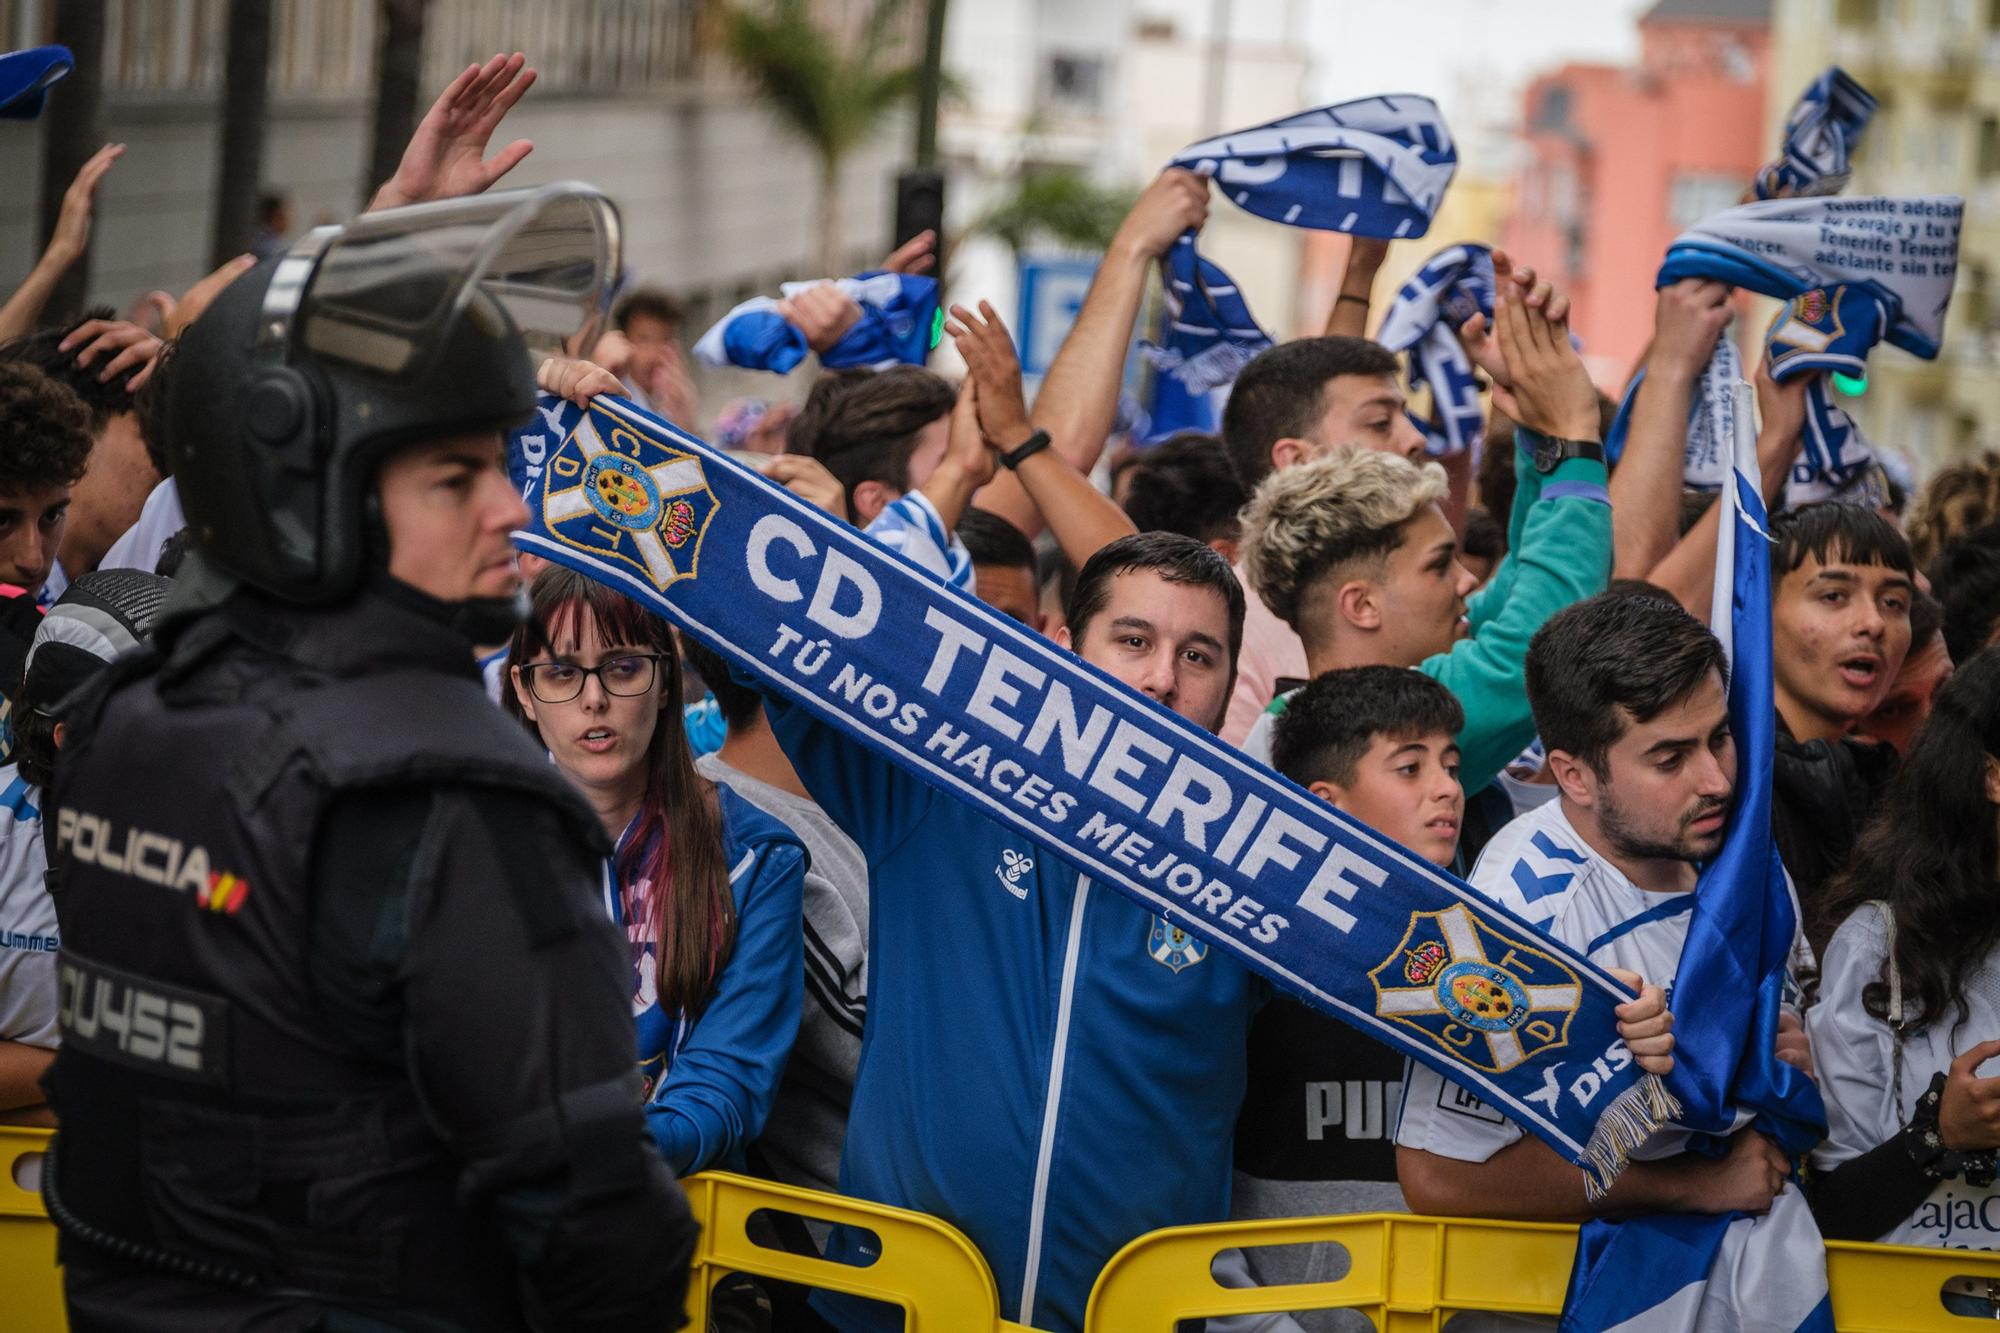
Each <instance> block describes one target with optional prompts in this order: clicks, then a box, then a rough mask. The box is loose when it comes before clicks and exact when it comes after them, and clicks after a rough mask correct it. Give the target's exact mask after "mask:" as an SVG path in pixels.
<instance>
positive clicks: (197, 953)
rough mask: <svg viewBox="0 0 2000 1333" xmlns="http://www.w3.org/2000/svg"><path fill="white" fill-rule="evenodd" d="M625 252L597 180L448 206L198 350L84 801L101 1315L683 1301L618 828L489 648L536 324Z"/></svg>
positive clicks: (205, 1323)
mask: <svg viewBox="0 0 2000 1333" xmlns="http://www.w3.org/2000/svg"><path fill="white" fill-rule="evenodd" d="M615 268H616V218H615V214H613V213H612V212H611V210H610V208H609V205H608V204H606V203H604V201H603V200H602V199H601V197H598V196H595V195H594V194H591V193H588V192H584V191H581V190H579V189H576V188H570V189H567V190H566V189H563V188H560V187H551V188H549V189H546V190H542V191H533V192H515V193H513V194H511V195H494V196H485V197H483V198H481V199H477V200H467V201H458V202H454V203H448V204H428V205H421V206H417V207H413V208H406V209H399V210H393V211H390V212H384V213H377V214H371V215H368V216H367V217H364V218H362V219H360V220H358V221H357V222H356V223H354V224H351V225H350V226H349V227H348V228H346V229H345V230H342V229H334V228H328V229H322V231H320V232H316V233H314V235H313V236H312V237H309V238H307V239H306V240H305V241H303V242H301V243H300V245H299V246H298V247H296V248H295V249H294V250H293V251H292V252H291V254H290V255H288V256H286V257H283V258H280V259H278V260H276V261H272V262H267V263H265V264H263V265H261V266H259V267H258V268H256V269H253V270H251V271H250V272H249V273H248V274H246V275H245V276H244V277H242V278H240V279H238V280H237V281H236V283H235V284H234V285H233V286H231V287H230V288H229V289H228V290H226V291H225V292H224V293H223V294H222V295H221V296H220V297H219V298H218V299H217V300H216V301H215V303H214V304H213V306H211V307H210V309H209V310H208V311H207V312H206V313H205V314H203V315H202V316H201V317H200V318H199V319H198V320H197V321H196V322H195V324H194V325H193V326H192V327H191V328H190V329H189V330H188V331H187V333H186V334H185V335H184V336H183V338H182V341H181V345H180V347H179V349H178V351H177V354H176V357H175V360H174V363H173V365H172V367H171V373H172V381H171V383H170V385H169V386H168V395H169V397H168V404H169V406H168V412H169V419H168V421H169V432H170V444H169V449H170V452H171V454H172V456H173V460H174V464H175V475H176V477H177V479H178V482H179V486H180V491H181V500H182V503H183V505H184V507H185V509H186V511H187V516H188V522H189V536H190V545H191V551H190V555H189V558H188V560H187V563H186V564H185V565H184V566H183V567H182V570H181V576H180V578H179V579H178V580H177V586H176V590H175V594H174V596H173V598H172V599H171V600H170V601H169V603H168V606H167V608H166V610H165V611H164V612H163V614H162V618H161V621H160V625H159V628H158V630H157V632H156V638H155V644H154V646H153V648H152V650H151V651H150V652H149V653H145V654H141V655H139V656H138V657H137V658H128V659H126V660H125V661H123V662H121V663H120V664H119V665H118V666H115V667H113V668H112V669H111V670H109V671H108V672H106V673H105V675H104V677H103V678H101V679H100V681H99V682H98V684H97V685H95V686H94V687H93V688H92V689H91V690H89V691H86V693H85V695H84V697H83V698H82V699H81V700H79V701H75V702H73V703H72V704H71V705H70V706H69V708H68V710H67V711H66V714H65V721H66V724H67V733H66V736H65V745H64V750H63V756H62V763H61V765H60V771H59V772H58V773H57V775H56V779H55V783H54V790H53V794H52V798H51V799H50V800H49V802H48V805H49V806H50V807H52V809H51V813H50V816H49V818H50V821H51V823H52V824H53V826H54V849H55V855H56V863H55V864H56V870H55V873H54V876H53V883H54V887H55V892H56V894H57V905H58V913H59V919H60V924H61V929H62V938H63V952H62V955H61V958H60V960H59V975H60V981H61V1023H62V1043H63V1044H62V1049H61V1051H60V1053H59V1055H58V1056H57V1058H56V1062H55V1065H54V1068H53V1070H52V1071H51V1074H50V1076H49V1082H48V1088H49V1093H50V1097H51V1101H52V1103H53V1105H54V1107H55V1110H56V1113H57V1116H58V1118H59V1120H60V1124H61V1128H60V1130H59V1131H58V1133H57V1136H56V1140H55V1142H54V1145H53V1147H52V1150H51V1152H50V1154H49V1157H48V1160H47V1164H46V1170H45V1175H44V1194H45V1197H46V1199H47V1202H48V1206H49V1212H50V1214H51V1215H52V1216H53V1218H54V1219H55V1221H56V1223H57V1225H58V1227H59V1228H60V1231H61V1259H62V1262H63V1264H64V1265H65V1268H66V1278H65V1280H66V1294H67V1298H68V1302H69V1310H70V1318H71V1327H72V1328H74V1329H77V1330H89V1329H113V1328H117V1329H124V1328H146V1329H181V1328H186V1329H195V1328H200V1329H215V1328H246V1327H255V1328H258V1329H286V1330H289V1329H307V1328H330V1329H350V1328H397V1329H425V1330H474V1329H477V1330H488V1329H513V1328H523V1327H535V1328H564V1329H569V1328H575V1329H592V1330H597V1329H604V1330H611V1329H627V1328H631V1329H638V1328H645V1329H649V1330H651V1329H665V1328H672V1327H675V1326H676V1325H677V1324H678V1323H679V1321H680V1317H681V1310H682V1304H681V1302H682V1298H683V1296H684V1294H685V1287H686V1282H687V1273H688V1264H689V1258H690V1254H691V1251H692V1245H693V1238H694V1233H695V1228H694V1225H693V1223H692V1222H691V1220H690V1218H689V1216H688V1211H687V1206H686V1203H685V1201H684V1199H683V1198H682V1196H681V1194H680V1191H679V1190H678V1188H677V1187H676V1185H675V1183H674V1182H673V1180H672V1179H671V1177H670V1176H669V1174H668V1172H667V1170H666V1168H665V1166H664V1165H663V1163H662V1162H661V1161H660V1159H659V1157H658V1155H657V1154H656V1152H655V1150H654V1149H653V1147H652V1144H651V1142H650V1140H649V1139H648V1137H647V1134H646V1129H645V1126H644V1124H643V1121H642V1113H641V1107H640V1089H639V1075H638V1073H637V1071H636V1069H635V1067H634V1064H633V1057H632V1052H633V1049H634V1045H633V1029H632V1019H631V1013H630V996H629V994H628V990H627V986H626V982H627V980H628V977H627V966H626V961H625V959H624V956H623V953H622V951H621V949H620V946H619V944H618V941H617V940H616V938H615V937H614V933H613V932H612V930H611V928H610V927H609V925H608V924H607V923H606V921H605V919H604V915H603V912H602V910H601V909H600V908H599V907H598V905H597V901H596V896H595V894H596V888H597V885H598V876H599V869H600V866H601V857H602V856H603V854H604V852H605V851H606V850H607V847H606V845H605V843H604V840H603V834H602V832H601V828H600V826H599V823H598V821H597V819H596V818H595V817H594V816H593V815H592V813H591V811H590V809H589V807H588V806H587V805H586V804H584V802H583V801H582V800H581V799H580V798H579V797H578V796H577V795H576V794H575V793H574V792H573V791H571V790H570V789H569V788H568V787H567V786H566V784H565V783H564V782H563V781H562V779H561V778H560V777H559V776H558V775H557V774H556V771H555V769H553V768H551V767H550V766H549V764H548V761H547V758H546V756H544V755H543V754H542V753H541V752H540V750H539V749H538V748H537V747H535V746H534V745H533V744H531V743H530V742H529V741H528V739H527V738H526V737H525V736H524V735H523V734H522V732H521V731H520V729H519V728H518V727H516V726H515V725H513V724H512V723H511V722H509V721H508V720H507V719H506V718H505V717H504V716H503V715H502V714H501V713H500V712H499V710H497V709H495V708H493V707H492V705H491V704H490V703H489V702H488V701H487V699H486V696H485V695H484V693H483V691H482V689H481V686H480V680H479V676H478V673H477V671H476V669H475V666H474V658H473V644H474V643H475V642H492V641H494V640H496V639H499V638H501V637H503V636H504V634H505V632H506V631H507V630H508V629H510V628H511V626H512V624H513V623H514V619H515V617H516V615H517V613H518V612H517V608H518V607H519V606H520V605H522V601H521V599H520V598H519V596H518V587H519V579H518V576H517V575H516V573H515V571H514V568H513V563H512V559H511V548H510V544H509V540H508V536H509V533H510V532H511V531H512V530H513V529H515V528H516V527H519V526H520V525H521V524H522V523H523V522H524V521H525V520H526V517H527V515H526V513H525V511H524V509H523V507H522V505H521V501H520V499H519V497H518V495H517V494H516V493H515V492H514V490H513V489H512V487H511V486H510V484H509V481H508V477H507V472H506V467H505V445H504V432H505V431H506V430H507V429H508V428H510V427H511V426H513V425H515V424H517V423H519V422H521V421H522V420H524V419H526V418H527V417H528V416H529V415H530V414H531V412H532V409H533V404H534V396H533V395H534V376H533V372H532V370H531V367H530V362H529V356H528V350H527V344H526V342H524V335H523V325H524V324H526V323H527V322H528V321H529V320H531V319H535V318H543V317H546V316H547V315H548V314H549V312H550V311H551V310H561V309H567V310H568V311H569V312H570V313H571V314H572V315H574V314H576V313H577V312H578V311H583V310H588V309H592V308H601V305H602V299H601V298H602V294H603V290H604V284H605V280H606V275H607V274H608V273H610V272H615ZM565 303H567V305H566V304H565ZM517 317H518V318H517ZM544 322H546V320H544ZM572 331H573V330H572Z"/></svg>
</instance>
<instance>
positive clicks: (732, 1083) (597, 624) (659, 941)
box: [506, 566, 807, 1175]
mask: <svg viewBox="0 0 2000 1333" xmlns="http://www.w3.org/2000/svg"><path fill="white" fill-rule="evenodd" d="M508 661H509V662H510V663H511V664H512V665H511V666H510V667H509V676H510V678H511V680H512V683H513V689H512V690H511V691H510V692H509V694H508V696H507V701H506V702H507V706H508V711H509V712H512V713H514V714H516V715H517V716H519V717H521V718H522V719H523V720H524V721H525V722H527V723H528V725H529V726H531V727H532V728H533V729H534V730H535V731H536V732H537V733H538V734H539V735H540V736H541V739H542V743H543V744H544V745H546V746H547V747H548V750H549V756H550V758H551V759H553V760H554V761H555V765H556V767H557V768H558V769H560V770H561V771H562V772H563V774H564V775H565V776H566V777H568V778H569V780H570V781H571V782H574V783H575V784H576V785H577V787H578V788H579V789H581V791H582V792H583V794H584V797H585V798H586V799H587V800H588V801H589V802H590V804H591V806H592V807H593V808H594V809H595V810H596V811H597V814H598V817H599V818H600V819H602V820H603V821H604V827H605V829H606V831H607V832H609V833H610V835H611V837H612V838H613V840H614V841H615V843H616V850H615V851H614V852H613V853H612V857H611V860H610V861H609V862H608V863H607V865H606V866H605V871H604V906H605V910H606V911H607V912H608V913H610V915H611V919H612V921H613V922H614V923H616V924H617V925H618V926H619V928H620V930H621V933H622V934H623V935H624V936H625V938H626V941H627V943H628V947H629V950H630V957H629V965H630V967H631V971H632V977H631V984H632V1013H633V1017H634V1019H635V1020H636V1022H637V1025H638V1029H639V1052H638V1054H639V1069H640V1072H641V1073H642V1074H643V1075H644V1076H645V1080H646V1090H647V1106H646V1123H647V1126H648V1128H650V1129H651V1131H652V1134H653V1138H654V1140H655V1141H656V1142H657V1143H658V1144H659V1146H660V1152H661V1154H662V1155H663V1156H664V1157H665V1158H666V1160H667V1164H668V1165H669V1166H671V1167H672V1168H673V1169H674V1171H675V1172H676V1173H677V1174H679V1175H688V1174H690V1173H692V1172H695V1171H700V1170H702V1169H704V1168H706V1167H709V1166H721V1167H733V1168H735V1169H739V1170H740V1169H741V1168H742V1166H743V1149H744V1147H745V1145H747V1144H748V1143H749V1142H750V1141H751V1140H752V1139H754V1138H755V1137H756V1136H757V1134H758V1133H759V1132H760V1131H761V1130H762V1129H763V1126H764V1117H765V1115H766V1113H768V1112H769V1110H770V1108H771V1098H772V1095H773V1094H774V1093H775V1091H776V1090H777V1087H778V1076H779V1074H780V1073H782V1072H783V1069H784V1064H785V1058H786V1056H788V1055H789V1054H790V1053H791V1049H792V1039H793V1037H794V1036H795V1035H797V1032H798V1026H799V1008H800V1005H801V1003H802V1000H803V989H804V975H805V964H804V956H803V938H804V936H803V930H802V928H801V925H800V910H801V907H800V899H801V893H802V890H803V884H804V877H805V870H806V865H807V858H806V852H805V849H804V847H803V846H802V845H801V844H800V842H799V840H798V838H797V837H796V836H795V835H794V834H793V833H792V831H791V830H790V829H788V828H786V827H785V826H784V825H783V824H781V823H779V822H778V821H776V820H774V819H772V818H771V817H770V816H769V815H766V814H764V813H763V812H762V811H760V810H758V809H757V808H756V807H755V806H753V805H751V804H750V803H748V802H747V801H745V800H743V799H742V798H741V797H739V796H737V795H735V794H734V793H733V792H731V791H729V790H728V789H727V788H726V787H718V786H716V785H715V784H713V783H710V782H709V781H707V780H706V779H705V778H703V777H701V776H700V775H699V774H698V773H696V772H695V768H694V759H693V756H692V755H691V754H690V752H689V748H688V741H687V735H686V733H685V732H684V731H683V730H682V728H681V726H680V725H679V722H680V717H681V673H680V664H679V659H678V657H677V656H676V654H675V651H674V642H673V633H672V631H671V630H670V629H669V628H668V627H667V624H666V622H665V621H663V620H661V619H660V618H659V617H658V616H655V615H652V614H651V613H649V612H647V611H646V610H645V609H643V608H642V607H640V606H639V604H638V603H636V602H634V601H632V600H631V599H630V598H628V597H625V596H624V595H622V594H620V593H617V592H614V591H613V590H612V589H610V588H608V587H606V586H605V585H604V584H601V583H598V582H596V581H595V580H592V579H588V578H585V577H584V576H583V575H581V574H577V573H575V572H573V571H571V570H568V569H564V568H561V567H559V566H551V567H549V568H547V569H545V570H543V571H542V572H541V573H540V574H539V575H538V576H537V577H536V579H535V582H534V589H533V613H532V614H531V615H530V617H529V619H528V621H527V623H526V624H524V625H523V626H521V628H520V629H518V630H516V631H515V633H514V637H513V640H512V642H511V643H510V644H509V649H508Z"/></svg>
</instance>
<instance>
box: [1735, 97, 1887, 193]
mask: <svg viewBox="0 0 2000 1333" xmlns="http://www.w3.org/2000/svg"><path fill="white" fill-rule="evenodd" d="M1874 114H1875V97H1874V94H1872V93H1870V92H1869V91H1868V90H1867V89H1866V88H1863V87H1862V86H1861V85H1860V84H1858V83H1856V82H1855V81H1854V80H1853V79H1852V78H1850V77H1848V74H1847V72H1846V71H1845V70H1843V69H1841V68H1840V66H1838V65H1835V66H1833V67H1832V68H1831V69H1829V70H1827V71H1826V73H1824V74H1822V75H1820V76H1819V77H1818V78H1816V79H1814V80H1813V81H1812V82H1811V83H1810V84H1809V85H1807V87H1806V90H1805V91H1804V92H1803V93H1801V94H1799V100H1798V103H1797V105H1795V106H1793V107H1792V113H1791V114H1790V115H1789V116H1787V117H1785V142H1784V145H1783V147H1782V148H1781V149H1780V150H1779V153H1778V160H1777V161H1776V162H1773V163H1771V165H1769V166H1767V167H1765V168H1764V169H1763V170H1761V171H1759V172H1758V173H1757V197H1758V198H1759V199H1775V198H1778V197H1780V196H1781V195H1783V196H1789V197H1791V198H1794V199H1797V198H1802V197H1805V196H1808V195H1817V194H1839V193H1840V192H1841V191H1842V190H1843V189H1845V188H1846V187H1847V177H1848V159H1849V158H1850V157H1851V156H1852V155H1853V153H1854V150H1855V148H1856V146H1858V145H1859V144H1860V142H1861V132H1862V131H1863V130H1865V129H1867V128H1868V121H1869V119H1870V118H1871V117H1873V116H1874Z"/></svg>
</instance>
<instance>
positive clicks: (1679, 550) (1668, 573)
mask: <svg viewBox="0 0 2000 1333" xmlns="http://www.w3.org/2000/svg"><path fill="white" fill-rule="evenodd" d="M1815 378H1817V377H1816V376H1813V375H1801V376H1799V377H1798V378H1797V379H1795V380H1793V381H1791V382H1790V383H1789V384H1779V383H1777V382H1775V381H1774V380H1772V378H1771V367H1770V359H1769V357H1766V358H1765V361H1764V364H1762V365H1760V366H1758V367H1757V406H1758V409H1759V415H1760V416H1761V417H1762V418H1763V424H1762V425H1761V426H1760V427H1759V428H1758V430H1757V471H1758V474H1759V476H1758V481H1759V484H1760V485H1761V486H1762V487H1763V490H1764V503H1765V504H1766V505H1769V504H1772V503H1774V502H1775V501H1776V500H1777V498H1778V494H1779V492H1781V491H1783V490H1784V488H1785V479H1786V477H1788V476H1789V475H1790V474H1791V470H1792V463H1793V462H1794V461H1795V460H1796V459H1797V458H1798V456H1799V447H1800V445H1801V443H1802V442H1803V440H1804V438H1805V428H1806V386H1807V385H1808V384H1810V383H1812V381H1813V380H1814V379H1815ZM1720 522H1722V503H1721V501H1720V500H1718V502H1717V503H1715V504H1712V505H1710V506H1709V507H1708V512H1707V513H1705V514H1703V515H1702V516H1701V518H1700V520H1699V521H1698V522H1696V524H1695V525H1694V526H1693V527H1692V528H1689V529H1688V532H1687V535H1686V536H1685V537H1682V538H1681V539H1680V542H1679V543H1678V544H1677V545H1676V546H1675V547H1674V549H1673V550H1671V551H1669V552H1668V553H1667V556H1666V558H1665V559H1664V560H1662V561H1660V563H1659V564H1657V565H1655V566H1654V567H1653V571H1652V573H1651V574H1649V575H1647V578H1649V579H1650V580H1651V581H1652V582H1654V583H1657V584H1658V585H1659V586H1660V587H1662V588H1665V589H1666V590H1667V591H1668V592H1670V593H1672V594H1673V595H1674V599H1675V600H1676V601H1678V602H1679V603H1680V604H1681V605H1682V606H1684V607H1686V608H1687V610H1688V614H1690V615H1692V616H1695V617H1696V618H1698V619H1701V620H1706V619H1708V612H1709V603H1710V602H1711V601H1712V600H1713V599H1714V596H1715V529H1716V525H1717V524H1719V523H1720Z"/></svg>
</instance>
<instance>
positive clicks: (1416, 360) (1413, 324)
mask: <svg viewBox="0 0 2000 1333" xmlns="http://www.w3.org/2000/svg"><path fill="white" fill-rule="evenodd" d="M1474 315H1485V316H1486V317H1487V318H1488V319H1492V318H1493V251H1492V249H1491V248H1490V247H1488V246H1484V245H1479V244H1476V243H1472V242H1468V243H1466V244H1464V245H1450V246H1446V247H1445V248H1444V249H1442V250H1440V251H1438V252H1437V253H1436V254H1434V255H1432V256H1431V257H1430V259H1429V260H1427V261H1426V262H1425V264H1424V266H1423V267H1422V268H1420V269H1418V270H1417V273H1416V276H1415V277H1413V278H1411V279H1410V280H1409V281H1408V282H1406V283H1404V284H1403V285H1402V287H1401V288H1400V289H1399V290H1398V291H1397V292H1396V299H1395V300H1394V301H1392V302H1390V304H1389V311H1388V313H1387V314H1385V315H1384V316H1383V317H1382V327H1381V328H1380V329H1378V330H1376V333H1375V341H1376V342H1379V343H1381V344H1382V345H1383V346H1384V347H1386V348H1388V349H1389V350H1390V351H1392V352H1408V353H1409V354H1410V386H1411V387H1412V388H1415V387H1416V386H1418V385H1420V384H1422V385H1429V386H1430V391H1431V403H1432V405H1433V407H1434V408H1435V412H1436V416H1437V424H1436V425H1431V424H1430V423H1428V422H1425V423H1422V424H1423V429H1424V434H1425V436H1426V438H1427V439H1428V440H1429V442H1430V443H1429V447H1430V452H1431V454H1432V456H1434V457H1442V456H1445V455H1450V454H1460V453H1464V452H1465V451H1466V450H1468V449H1470V450H1472V451H1474V453H1477V452H1478V449H1479V443H1480V436H1481V432H1482V431H1483V430H1484V429H1485V424H1486V423H1485V418H1484V417H1483V416H1482V415H1481V413H1480V408H1479V376H1478V374H1477V372H1476V371H1475V370H1474V368H1473V364H1472V358H1471V357H1469V356H1467V355H1466V354H1465V348H1464V347H1462V346H1460V344H1459V341H1458V333H1457V330H1458V328H1459V326H1460V325H1462V324H1464V323H1465V321H1466V320H1468V319H1471V318H1472V317H1473V316H1474ZM1411 419H1412V420H1415V418H1414V417H1412V418H1411Z"/></svg>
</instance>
